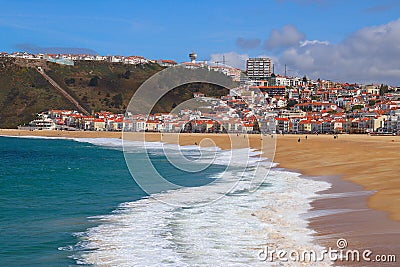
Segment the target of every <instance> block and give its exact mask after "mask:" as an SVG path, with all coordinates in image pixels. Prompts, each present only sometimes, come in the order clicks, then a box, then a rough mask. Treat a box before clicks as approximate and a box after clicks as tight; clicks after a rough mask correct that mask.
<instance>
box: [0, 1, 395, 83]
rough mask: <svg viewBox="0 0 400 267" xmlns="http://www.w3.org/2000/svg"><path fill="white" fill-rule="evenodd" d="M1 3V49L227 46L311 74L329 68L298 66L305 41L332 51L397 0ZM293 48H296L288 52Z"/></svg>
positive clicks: (144, 50) (158, 51)
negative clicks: (268, 58)
mask: <svg viewBox="0 0 400 267" xmlns="http://www.w3.org/2000/svg"><path fill="white" fill-rule="evenodd" d="M0 5H1V7H2V8H1V9H2V12H1V15H0V40H1V42H0V50H2V51H5V52H12V51H20V50H31V51H38V50H43V51H45V50H46V49H48V48H54V47H58V48H60V47H61V48H63V47H65V48H79V49H81V50H79V49H78V50H77V51H82V48H85V49H90V50H93V51H95V52H96V53H99V54H102V55H108V54H120V55H142V56H145V57H147V58H151V59H159V58H165V59H174V60H176V61H178V62H181V61H186V60H187V59H188V56H187V55H188V53H189V52H191V51H196V52H197V53H198V55H199V59H204V60H206V59H210V58H211V59H213V60H218V58H219V57H222V54H226V58H227V60H228V64H231V65H234V66H238V67H242V66H243V62H244V60H243V59H244V58H245V57H247V56H252V57H254V56H259V55H266V56H270V57H272V58H273V59H274V61H275V62H276V66H277V68H278V69H279V68H282V66H283V65H284V64H288V66H289V68H291V69H292V70H293V72H294V73H299V74H308V73H309V75H311V76H312V75H321V76H327V75H329V74H330V73H329V72H328V73H318V72H317V73H316V71H315V69H313V68H310V66H303V64H302V63H301V62H299V61H303V60H304V58H303V56H305V55H306V54H307V53H306V52H307V51H305V50H304V47H308V46H309V47H310V49H314V48H312V47H311V46H313V47H317V48H318V47H319V46H326V47H330V49H332V50H333V51H337V50H338V49H339V48H338V46H342V45H344V44H345V43H346V42H347V41H348V40H349V39H351V38H352V36H354V35H357V33H358V32H359V31H360V30H363V29H368V28H369V27H375V26H382V27H383V26H384V25H387V24H388V23H391V22H396V21H397V20H398V19H399V16H400V15H399V14H400V1H396V0H347V1H345V0H269V1H265V0H264V1H247V2H245V1H216V0H214V1H207V0H202V1H177V0H175V1H151V0H148V1H118V0H114V1H100V0H98V1H71V0H70V1H19V0H14V1H1V0H0ZM395 29H397V25H395ZM367 39H368V38H367ZM306 41H314V43H312V44H311V42H306ZM317 41H318V42H317ZM305 42H306V43H305ZM354 43H357V42H356V41H354ZM302 44H303V46H302ZM293 49H295V50H296V51H295V52H296V54H295V55H294V57H293V58H288V57H289V56H290V52H292V54H293V51H291V50H293ZM317 50H318V49H317ZM83 51H84V50H83ZM313 51H314V50H313ZM395 51H397V50H395ZM365 55H367V53H366V54H365ZM298 56H302V57H301V58H300V59H298V58H296V57H298ZM395 56H399V55H395ZM316 59H320V58H319V57H318V58H317V57H314V58H313V60H316ZM229 61H231V62H229ZM322 61H323V59H322ZM317 63H318V62H317ZM338 64H339V63H338ZM342 64H343V63H342ZM317 65H318V64H317ZM369 73H370V74H371V73H372V74H373V73H374V72H373V71H372V70H370V71H369ZM396 74H397V73H396ZM332 75H333V76H338V77H331V79H347V78H348V77H346V76H343V75H341V74H340V73H338V74H336V73H332ZM376 77H377V78H376V79H378V78H379V79H380V77H379V75H377V76H376ZM393 77H394V76H393ZM326 78H329V77H326ZM356 78H357V79H360V80H362V79H364V78H365V77H361V76H360V77H356ZM386 79H389V78H386ZM390 79H392V80H390ZM390 79H389V80H390V81H391V82H393V78H390Z"/></svg>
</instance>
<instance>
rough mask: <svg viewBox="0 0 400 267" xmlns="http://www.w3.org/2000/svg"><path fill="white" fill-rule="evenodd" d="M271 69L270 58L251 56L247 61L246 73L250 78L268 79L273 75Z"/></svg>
mask: <svg viewBox="0 0 400 267" xmlns="http://www.w3.org/2000/svg"><path fill="white" fill-rule="evenodd" d="M271 70H272V61H271V59H270V58H263V57H259V58H249V59H248V60H247V61H246V74H247V76H248V77H249V79H250V80H267V79H268V77H270V76H271V73H272V72H271Z"/></svg>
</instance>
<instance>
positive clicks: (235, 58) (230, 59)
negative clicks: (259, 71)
mask: <svg viewBox="0 0 400 267" xmlns="http://www.w3.org/2000/svg"><path fill="white" fill-rule="evenodd" d="M224 56H225V62H226V65H228V66H231V67H235V68H239V69H242V70H243V69H245V68H246V60H247V59H248V58H249V55H247V54H238V53H236V52H228V53H220V54H211V55H210V61H212V62H217V61H219V62H221V61H222V60H223V58H224Z"/></svg>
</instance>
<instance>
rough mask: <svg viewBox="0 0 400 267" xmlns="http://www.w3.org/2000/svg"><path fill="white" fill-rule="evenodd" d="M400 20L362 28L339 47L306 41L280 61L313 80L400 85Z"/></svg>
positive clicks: (286, 53) (284, 53)
mask: <svg viewBox="0 0 400 267" xmlns="http://www.w3.org/2000/svg"><path fill="white" fill-rule="evenodd" d="M399 55H400V19H398V20H396V21H392V22H389V23H387V24H384V25H379V26H373V27H366V28H362V29H360V30H358V31H356V32H354V33H353V34H351V35H350V36H348V37H347V38H346V39H345V40H343V41H342V42H340V43H338V44H329V43H323V42H319V41H317V42H314V41H311V43H310V41H308V43H307V41H305V42H303V43H302V45H300V46H297V47H291V48H288V49H286V50H285V51H284V52H283V53H282V56H281V57H280V60H281V61H282V62H285V63H286V64H288V65H289V66H291V67H292V68H296V69H298V70H300V72H302V73H305V74H307V75H309V76H311V77H313V78H323V79H332V80H340V81H349V82H353V81H354V82H365V83H369V82H377V83H388V84H392V85H400V64H399Z"/></svg>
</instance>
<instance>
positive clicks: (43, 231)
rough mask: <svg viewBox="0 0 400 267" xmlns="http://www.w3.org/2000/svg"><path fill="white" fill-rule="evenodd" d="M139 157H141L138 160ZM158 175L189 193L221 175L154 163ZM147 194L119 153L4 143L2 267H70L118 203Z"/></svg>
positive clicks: (0, 157) (0, 155)
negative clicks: (83, 235) (82, 241)
mask: <svg viewBox="0 0 400 267" xmlns="http://www.w3.org/2000/svg"><path fill="white" fill-rule="evenodd" d="M138 157H140V155H138ZM152 159H153V161H154V162H155V165H156V166H157V168H159V170H160V172H162V173H165V174H169V177H172V178H171V179H172V180H175V181H176V182H177V183H181V184H184V185H187V186H198V185H201V184H205V183H207V182H208V181H209V180H210V179H209V178H207V177H208V176H211V175H212V174H214V173H216V172H218V170H219V167H217V166H216V167H213V168H211V169H209V170H208V171H207V172H206V173H204V172H203V173H202V174H201V175H197V176H195V177H192V178H191V179H186V178H187V174H186V175H185V174H184V173H181V172H179V171H178V170H176V169H175V168H173V167H170V166H168V165H167V164H165V159H164V158H163V157H162V156H157V155H154V156H152ZM144 196H145V193H144V192H143V191H142V190H141V189H140V188H139V187H138V186H137V185H136V183H135V182H134V180H133V179H132V177H131V175H130V173H129V171H128V169H127V167H126V164H125V161H124V157H123V153H122V152H121V151H120V150H118V149H113V148H108V147H101V146H95V145H92V144H89V143H85V142H76V141H73V140H63V139H39V138H35V139H33V138H13V137H0V259H1V265H2V266H68V265H74V264H75V263H76V262H75V260H74V259H72V258H71V257H70V256H71V255H72V252H71V251H70V250H69V249H60V248H72V247H73V246H74V245H75V244H76V243H77V242H78V237H76V236H75V235H74V233H79V232H83V231H85V229H87V228H89V227H92V226H95V225H97V224H98V222H97V221H96V220H93V219H91V218H90V217H91V216H96V215H102V214H108V213H110V212H111V211H112V210H114V209H116V207H117V206H118V205H119V204H120V203H124V202H127V201H135V200H138V199H140V198H142V197H144Z"/></svg>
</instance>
